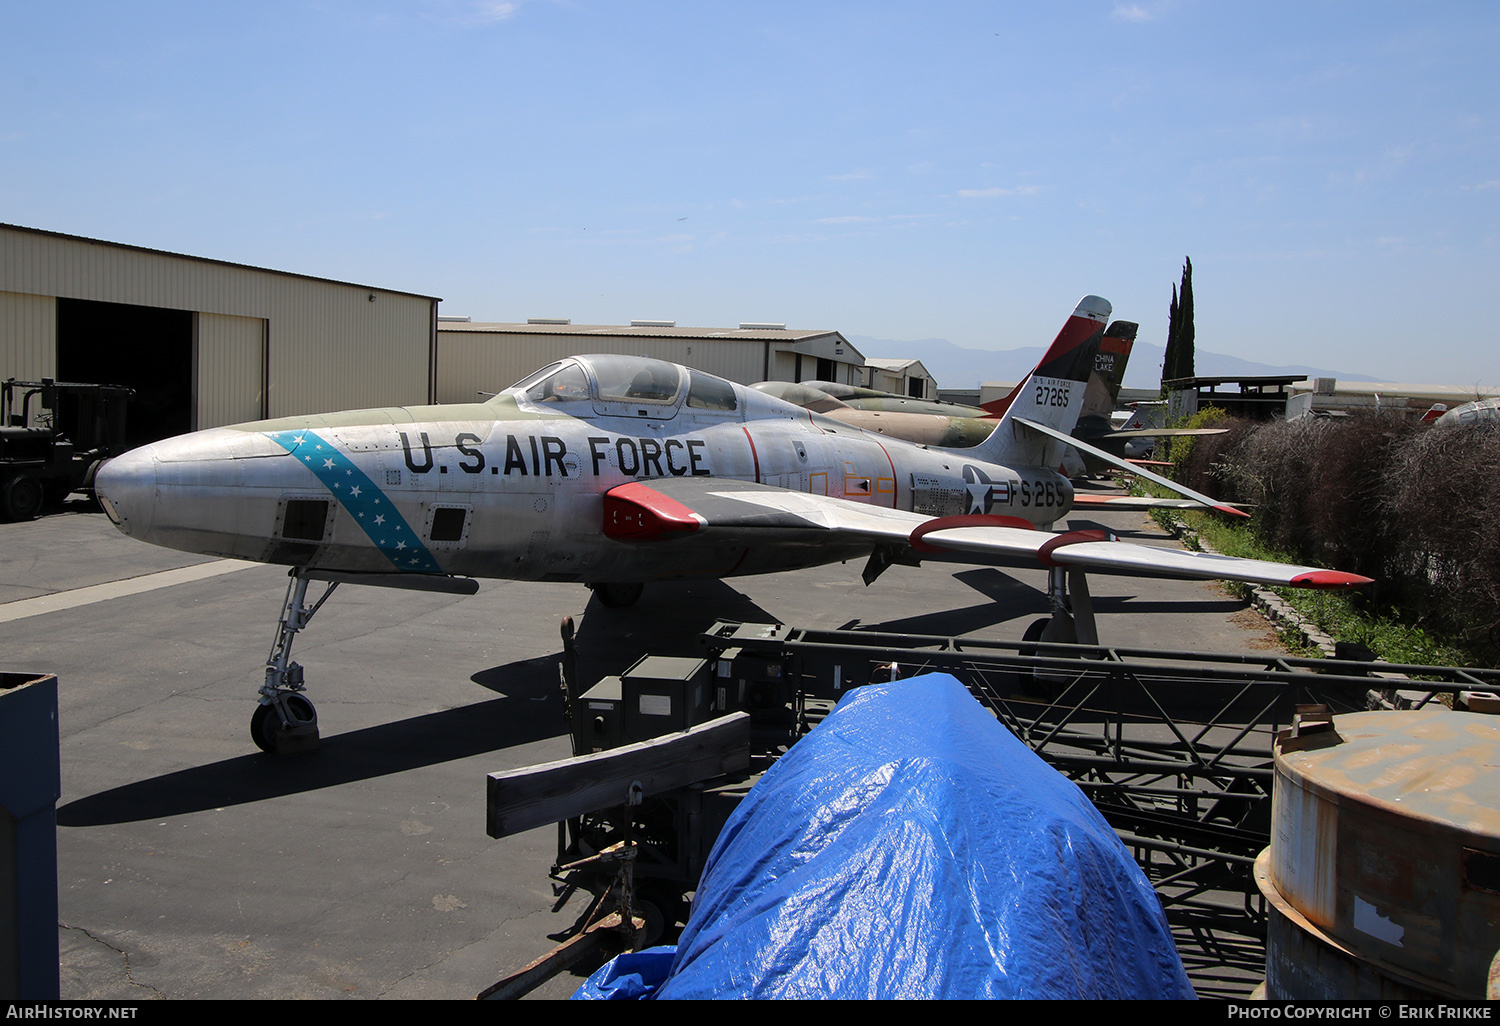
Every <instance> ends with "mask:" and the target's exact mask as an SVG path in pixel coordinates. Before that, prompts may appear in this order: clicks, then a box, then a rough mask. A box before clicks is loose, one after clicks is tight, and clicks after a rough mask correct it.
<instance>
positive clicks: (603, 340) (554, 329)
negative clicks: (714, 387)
mask: <svg viewBox="0 0 1500 1026" xmlns="http://www.w3.org/2000/svg"><path fill="white" fill-rule="evenodd" d="M437 334H438V369H437V398H438V402H443V403H468V402H473V401H474V400H475V393H476V392H487V393H493V392H499V391H500V390H502V389H504V388H507V387H509V386H510V385H512V384H514V383H515V382H517V381H519V380H521V379H522V378H524V377H525V376H526V375H528V374H530V373H531V372H532V371H534V370H536V369H538V368H539V367H545V366H546V365H547V364H549V363H551V362H553V361H554V360H560V359H562V358H563V357H565V356H570V355H573V354H576V353H621V354H628V355H631V356H652V357H655V358H657V359H659V360H670V361H671V362H673V363H681V364H686V365H687V366H690V367H696V368H697V369H698V370H702V371H707V372H708V373H710V374H717V375H718V376H719V377H721V378H728V379H729V380H731V381H738V382H740V383H741V384H747V385H748V384H752V383H754V382H756V381H815V380H821V381H838V382H840V383H842V384H850V385H859V384H863V383H864V378H863V375H864V363H865V358H864V356H863V355H862V354H861V353H860V352H859V350H857V349H855V348H854V346H853V345H851V344H850V343H849V340H848V339H846V338H844V336H843V335H841V334H839V333H838V332H837V331H827V330H803V331H799V330H791V331H788V330H787V328H786V325H784V324H759V323H749V322H746V323H742V324H741V325H740V326H739V327H738V328H679V327H677V325H676V322H674V321H640V320H638V321H631V322H630V324H629V325H588V324H573V323H571V322H570V321H568V320H566V319H563V318H532V319H531V320H529V321H527V322H526V323H525V324H510V323H494V324H490V323H484V324H481V323H477V322H471V321H469V320H468V319H467V318H449V317H443V318H439V324H438V332H437Z"/></svg>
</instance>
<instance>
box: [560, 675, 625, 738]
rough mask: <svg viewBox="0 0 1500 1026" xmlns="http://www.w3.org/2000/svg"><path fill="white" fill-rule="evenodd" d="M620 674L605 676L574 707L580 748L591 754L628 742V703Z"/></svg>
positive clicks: (574, 731) (574, 734)
mask: <svg viewBox="0 0 1500 1026" xmlns="http://www.w3.org/2000/svg"><path fill="white" fill-rule="evenodd" d="M622 694H623V692H622V689H621V687H620V678H619V677H605V678H604V679H603V680H601V681H600V682H599V683H597V684H595V685H594V686H593V687H591V688H589V689H588V690H587V691H585V692H584V693H583V697H582V698H580V699H579V700H578V705H577V707H576V708H575V709H574V710H573V736H574V737H575V738H577V739H578V748H577V751H578V752H579V753H580V754H583V755H587V754H589V753H590V752H602V751H605V750H606V749H610V748H618V747H620V746H621V745H623V744H624V743H625V705H624V701H623V699H622V697H621V696H622Z"/></svg>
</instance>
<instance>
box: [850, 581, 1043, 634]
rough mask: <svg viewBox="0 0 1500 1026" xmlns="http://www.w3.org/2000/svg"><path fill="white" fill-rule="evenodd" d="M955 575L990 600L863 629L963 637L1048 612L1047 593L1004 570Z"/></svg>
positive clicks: (865, 626)
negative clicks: (1023, 617) (1023, 582)
mask: <svg viewBox="0 0 1500 1026" xmlns="http://www.w3.org/2000/svg"><path fill="white" fill-rule="evenodd" d="M953 578H954V580H957V581H961V582H962V583H964V584H966V585H968V586H969V587H970V588H973V589H974V590H975V591H977V592H979V593H980V594H981V595H983V596H984V597H985V599H986V601H984V602H981V603H978V604H977V605H972V606H965V607H963V608H961V609H943V610H938V611H937V612H932V613H923V614H921V615H919V616H907V617H902V618H901V619H899V620H885V621H883V622H881V623H861V624H860V625H859V629H860V630H868V631H890V632H893V633H898V634H928V635H938V636H941V637H959V636H961V635H964V634H972V633H974V632H975V631H980V630H985V629H987V628H990V627H994V626H996V625H998V624H1002V623H1005V622H1006V621H1007V620H1013V619H1015V618H1016V617H1018V616H1025V615H1026V614H1028V613H1042V614H1045V613H1046V612H1047V611H1048V606H1047V596H1045V595H1043V594H1042V593H1041V592H1039V591H1037V590H1036V589H1035V588H1033V587H1031V586H1030V585H1027V584H1022V583H1021V582H1020V581H1018V580H1016V579H1015V578H1014V577H1011V576H1010V575H1009V574H1007V573H1004V572H1003V571H1000V570H995V569H993V568H991V567H985V568H983V569H979V570H962V571H960V572H958V573H956V574H954V575H953Z"/></svg>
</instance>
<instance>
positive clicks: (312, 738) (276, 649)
mask: <svg viewBox="0 0 1500 1026" xmlns="http://www.w3.org/2000/svg"><path fill="white" fill-rule="evenodd" d="M291 577H292V579H291V582H290V583H289V584H288V585H287V589H286V600H285V601H284V602H283V603H282V604H281V616H280V618H279V619H278V620H277V622H276V641H275V643H274V644H273V645H272V646H271V654H270V656H269V657H267V659H266V682H265V683H264V684H263V685H261V689H260V705H258V706H257V707H256V709H255V715H254V716H252V717H251V718H250V736H251V738H252V739H254V741H255V744H256V747H258V748H259V749H260V750H261V751H263V752H269V753H271V754H273V755H285V754H288V753H290V752H305V751H311V750H312V749H314V748H317V747H318V711H317V710H316V709H315V708H313V704H312V702H310V701H308V699H307V697H306V696H305V695H304V694H303V692H304V691H305V690H306V688H305V687H304V686H303V683H302V665H301V664H300V663H294V662H292V661H291V660H292V642H293V640H295V639H296V637H297V632H298V631H300V630H301V629H302V628H304V627H306V626H307V622H308V621H309V620H311V619H312V618H313V614H314V613H316V612H317V611H318V610H319V609H321V608H322V607H323V603H324V602H327V601H328V596H330V595H332V594H333V589H335V588H337V587H338V586H339V582H338V581H330V582H329V583H328V589H327V590H326V591H324V592H323V594H322V596H321V597H320V598H319V599H318V601H316V602H314V603H313V604H312V605H311V606H308V605H307V604H306V602H307V584H308V578H307V577H306V576H304V574H303V572H302V571H301V570H300V569H297V570H293V571H292V574H291Z"/></svg>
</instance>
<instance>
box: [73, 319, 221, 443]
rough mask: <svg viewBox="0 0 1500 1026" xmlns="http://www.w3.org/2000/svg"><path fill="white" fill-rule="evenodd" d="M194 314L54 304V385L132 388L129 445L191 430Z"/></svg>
mask: <svg viewBox="0 0 1500 1026" xmlns="http://www.w3.org/2000/svg"><path fill="white" fill-rule="evenodd" d="M193 316H194V315H193V313H192V311H190V310H165V309H161V308H158V307H150V306H129V305H126V304H123V303H99V302H94V301H92V300H86V299H58V301H57V380H59V381H89V382H96V383H100V384H110V385H126V386H128V387H130V388H133V389H135V395H134V396H132V397H131V399H130V406H129V411H130V412H129V418H128V420H127V423H126V440H127V444H128V446H136V445H144V444H145V443H147V442H153V441H156V440H157V439H159V438H166V437H168V436H170V435H180V434H183V433H185V432H187V431H191V430H192V429H193V427H194V424H193V421H194V419H195V418H194V411H195V409H196V405H195V403H196V396H195V395H194V389H193ZM62 427H63V429H64V430H65V431H66V430H67V427H68V425H66V424H64V425H62Z"/></svg>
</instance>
